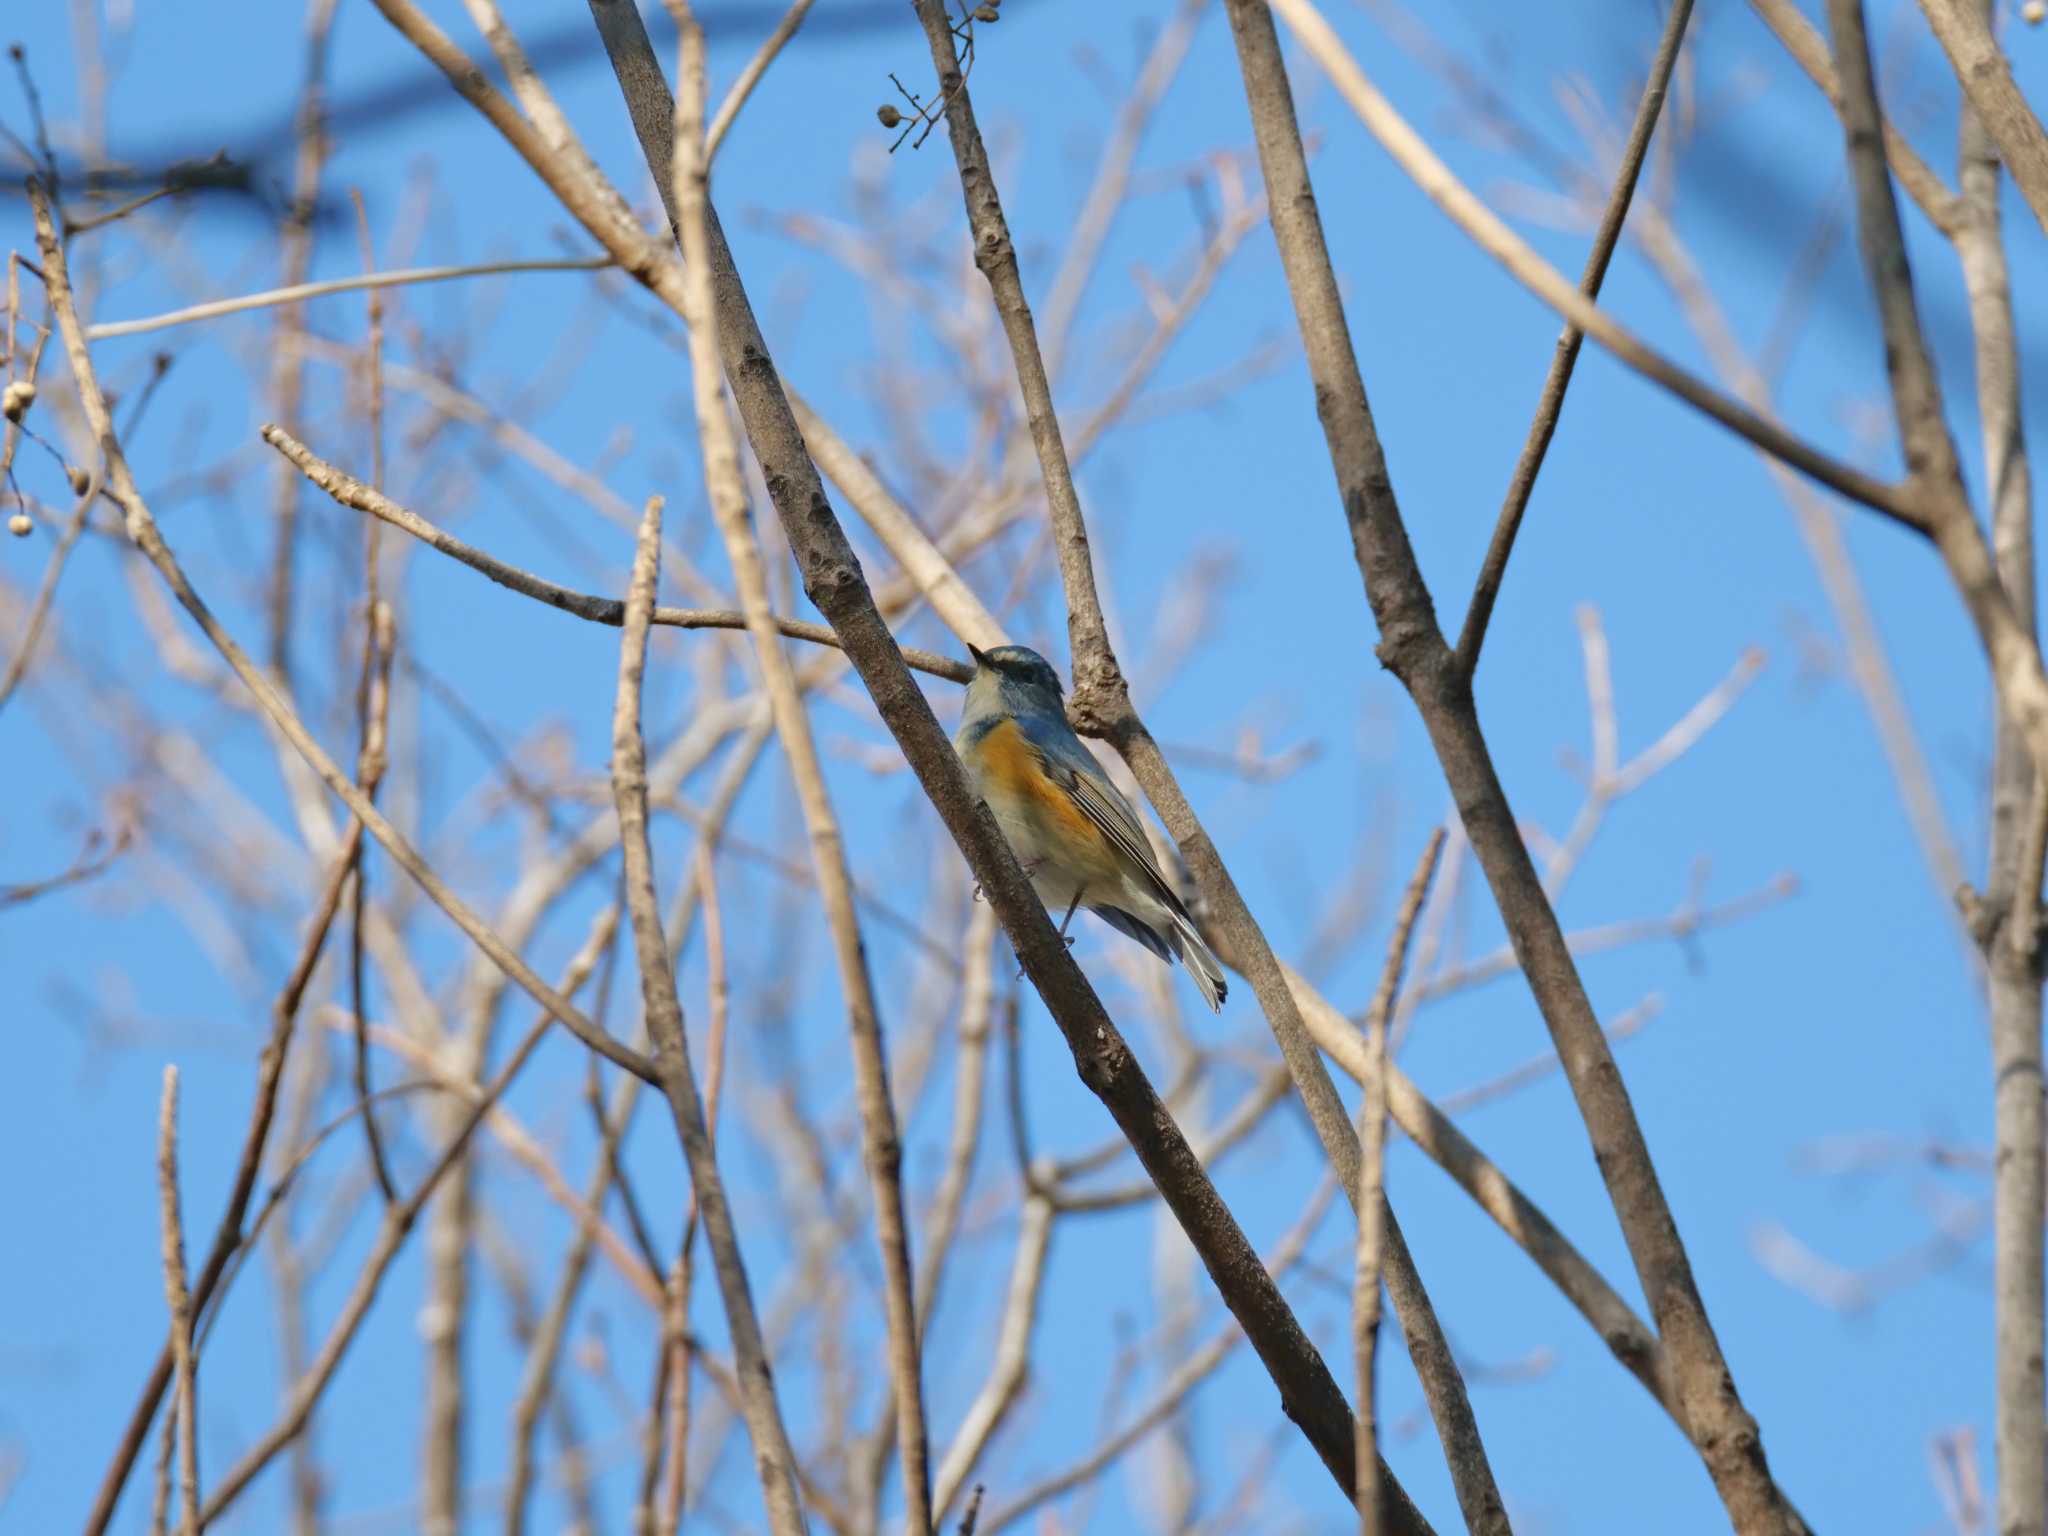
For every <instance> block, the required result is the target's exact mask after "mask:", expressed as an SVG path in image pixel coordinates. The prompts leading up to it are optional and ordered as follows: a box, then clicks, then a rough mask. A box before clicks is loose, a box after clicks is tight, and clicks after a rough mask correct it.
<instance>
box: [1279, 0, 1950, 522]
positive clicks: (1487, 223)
mask: <svg viewBox="0 0 2048 1536" xmlns="http://www.w3.org/2000/svg"><path fill="white" fill-rule="evenodd" d="M1271 3H1272V8H1273V10H1275V11H1277V12H1278V13H1279V14H1280V16H1281V17H1282V18H1283V19H1284V20H1285V21H1286V22H1287V25H1288V26H1289V28H1291V29H1292V30H1293V32H1294V34H1295V36H1296V37H1298V38H1299V39H1300V40H1301V42H1302V45H1303V46H1304V47H1305V48H1306V49H1307V50H1308V52H1309V54H1310V56H1311V57H1313V58H1314V59H1315V61H1316V63H1317V64H1318V65H1320V66H1321V67H1322V69H1323V71H1324V72H1325V73H1326V74H1328V76H1329V77H1330V81H1331V83H1332V84H1333V85H1335V86H1336V87H1337V90H1338V93H1339V94H1340V95H1341V96H1343V98H1344V100H1345V102H1346V103H1347V104H1348V105H1349V106H1350V107H1351V109H1352V111H1354V112H1355V113H1357V115H1358V117H1359V120H1360V121H1361V122H1363V123H1364V124H1365V126H1366V128H1367V130H1368V131H1369V132H1371V134H1372V135H1373V137H1374V138H1376V139H1378V140H1379V142H1380V145H1381V147H1382V148H1384V149H1385V150H1386V151H1387V153H1388V154H1389V155H1391V156H1392V157H1393V159H1394V162H1395V163H1396V164H1397V165H1399V166H1400V167H1401V169H1402V170H1403V171H1404V172H1406V173H1407V175H1408V177H1409V179H1410V180H1412V181H1413V182H1414V183H1415V184H1416V185H1417V186H1418V187H1420V188H1421V189H1422V191H1423V192H1424V193H1425V194H1426V195H1427V196H1428V197H1429V199H1430V201H1431V202H1433V203H1435V204H1436V205H1437V206H1438V207H1439V208H1441V209H1443V211H1444V212H1445V213H1446V214H1448V215H1449V216H1450V217H1451V219H1452V221H1453V222H1455V223H1456V224H1457V225H1458V227H1459V228H1460V229H1462V230H1464V231H1465V233H1466V234H1467V235H1468V236H1470V237H1471V239H1472V241H1473V243H1474V244H1476V245H1477V246H1478V247H1479V248H1480V249H1481V250H1483V251H1485V252H1486V254H1487V255H1489V256H1491V257H1493V259H1494V260H1495V261H1497V262H1499V263H1500V264H1501V265H1502V266H1503V267H1505V268H1507V270H1508V272H1509V273H1510V274H1511V275H1512V276H1513V277H1514V279H1515V280H1516V281H1517V282H1519V283H1521V284H1522V285H1523V286H1524V287H1525V288H1527V289H1528V290H1529V291H1530V292H1531V293H1533V294H1535V295H1536V297H1537V298H1539V299H1541V300H1542V301H1543V302H1544V303H1546V304H1548V305H1549V306H1550V307H1551V308H1552V309H1554V310H1556V311H1557V312H1558V313H1559V314H1560V315H1562V316H1563V317H1564V318H1565V319H1566V320H1568V321H1570V322H1571V323H1572V324H1573V325H1576V326H1577V327H1579V329H1581V330H1583V331H1584V332H1585V333H1586V334H1587V335H1588V336H1591V337H1592V338H1593V339H1594V340H1595V341H1597V342H1599V343H1600V345H1601V346H1603V347H1605V348H1607V350H1608V351H1610V352H1612V353H1613V354H1614V355H1615V356H1616V357H1617V358H1619V359H1621V361H1622V362H1624V363H1626V364H1628V366H1629V367H1631V368H1633V369H1635V370H1636V371H1637V372H1638V373H1640V374H1642V375H1643V376H1644V377H1646V378H1648V379H1649V380H1650V381H1651V382H1653V383H1655V384H1657V385H1659V386H1661V387H1662V388H1664V389H1667V390H1669V391H1670V392H1671V393H1672V394H1674V395H1676V396H1677V397H1678V398H1679V399H1681V400H1683V401H1684V402H1685V403H1686V404H1687V405H1690V406H1692V407H1693V408H1694V409H1695V410H1697V411H1700V412H1702V413H1703V414H1705V415H1708V416H1711V417H1712V418H1713V419H1714V420H1715V421H1718V422H1719V423H1720V424H1721V425H1722V426H1724V427H1726V428H1727V429H1728V430H1729V431H1731V432H1733V433H1735V434H1736V435H1737V436H1738V437H1743V438H1746V439H1748V440H1749V441H1750V442H1752V443H1755V444H1756V445H1757V446H1758V447H1760V448H1763V449H1764V450H1766V451H1767V452H1769V453H1772V454H1774V455H1776V456H1777V457H1778V458H1781V459H1783V460H1784V461H1785V462H1786V463H1787V464H1790V465H1791V466H1792V467H1793V468H1794V469H1797V470H1798V471H1800V473H1802V474H1805V475H1808V476H1810V477H1812V478H1813V479H1815V480H1817V481H1819V482H1820V483H1821V484H1822V485H1825V486H1827V487H1829V488H1830V489H1831V490H1835V491H1839V492H1840V493H1841V494H1842V495H1844V496H1846V497H1848V498H1849V499H1850V500H1851V501H1855V502H1860V503H1862V504H1863V505H1864V506H1866V507H1868V508H1870V509H1871V510H1872V511H1873V512H1879V513H1882V514H1883V515H1884V516H1886V517H1888V518H1890V519H1892V520H1893V521H1894V522H1896V523H1899V524H1900V525H1902V526H1904V527H1906V528H1910V529H1911V530H1913V531H1914V532H1915V533H1928V532H1930V531H1931V529H1930V525H1929V523H1928V521H1927V515H1926V512H1925V509H1924V508H1922V507H1921V506H1920V505H1919V503H1918V501H1917V500H1916V499H1915V498H1914V497H1912V496H1911V495H1909V494H1908V492H1907V491H1905V490H1903V489H1901V488H1899V487H1897V486H1892V485H1887V484H1885V483H1884V482H1883V481H1881V480H1877V479H1875V478H1873V477H1872V476H1870V475H1866V474H1865V473H1863V471H1861V470H1859V469H1856V468H1854V467H1852V466H1850V465H1847V464H1844V463H1842V462H1841V461H1840V460H1838V459H1835V458H1833V457H1831V456H1830V455H1828V454H1825V453H1823V452H1821V451H1820V450H1819V449H1818V448H1815V447H1814V446H1813V445H1812V444H1811V443H1809V442H1807V441H1806V440H1804V439H1803V438H1799V437H1795V436H1793V435H1792V434H1791V433H1789V432H1787V431H1786V430H1785V429H1784V428H1783V427H1781V426H1779V425H1778V424H1777V423H1776V422H1775V421H1772V420H1770V419H1769V418H1768V417H1765V416H1761V415H1759V414H1758V413H1757V412H1755V411H1753V410H1751V409H1750V408H1749V407H1748V406H1746V405H1744V404H1743V403H1742V402H1741V401H1739V400H1736V399H1734V398H1733V397H1731V396H1729V395H1726V394H1723V393H1722V392H1721V391H1719V390H1717V389H1715V388H1714V387H1713V386H1712V385H1710V384H1707V383H1705V382H1703V381H1702V380H1700V379H1699V378H1697V377H1695V376H1694V375H1693V374H1691V373H1688V372H1687V371H1686V370H1685V369H1683V368H1680V367H1679V366H1678V365H1677V364H1676V363H1673V362H1672V361H1671V360H1670V359H1669V358H1667V357H1665V356H1664V355H1663V354H1662V353H1661V352H1658V351H1656V350H1655V349H1653V348H1651V347H1650V346H1648V345H1646V344H1645V343H1644V342H1643V341H1642V340H1641V339H1640V338H1638V337H1637V336H1636V335H1635V333H1634V332H1632V331H1630V330H1628V329H1626V328H1625V327H1624V326H1622V325H1621V324H1620V323H1618V322H1617V321H1615V320H1614V319H1613V318H1612V317H1611V316H1609V315H1608V314H1607V312H1606V311H1605V310H1603V309H1600V308H1599V307H1598V306H1596V305H1595V304H1593V303H1592V302H1590V301H1589V300H1588V299H1587V298H1586V296H1585V295H1584V294H1583V293H1581V292H1579V290H1578V289H1577V288H1576V287H1574V286H1573V285H1572V284H1571V283H1570V282H1569V281H1568V280H1567V279H1566V278H1565V276H1564V274H1563V273H1562V272H1559V271H1558V270H1557V268H1555V267H1553V266H1551V265H1550V264H1549V263H1548V262H1546V261H1545V260H1544V259H1543V258H1542V257H1541V256H1539V255H1537V254H1536V252H1535V250H1534V249H1533V248H1532V247H1531V246H1530V245H1529V243H1528V242H1527V241H1525V240H1524V239H1522V237H1521V236H1519V235H1517V234H1516V233H1515V232H1514V231H1513V230H1511V229H1509V228H1508V226H1507V225H1506V224H1504V223H1503V222H1502V221H1501V220H1500V218H1499V217H1498V216H1497V215H1496V214H1494V213H1493V211H1492V210H1491V209H1489V208H1487V207H1486V205H1485V204H1483V203H1481V202H1480V201H1479V199H1478V198H1476V197H1474V196H1473V195H1472V193H1471V192H1470V191H1468V190H1467V189H1466V187H1465V185H1464V184H1463V183H1462V182H1460V181H1459V180H1458V178H1457V177H1456V176H1454V175H1452V174H1451V170H1450V167H1449V166H1447V165H1445V164H1444V163H1443V161H1442V160H1441V159H1439V158H1438V156H1437V154H1436V152H1435V151H1434V150H1432V149H1431V148H1430V147H1429V146H1428V145H1427V144H1426V143H1424V142H1423V140H1422V138H1421V136H1420V135H1418V134H1417V133H1416V132H1415V130H1414V129H1413V128H1411V127H1409V126H1408V124H1407V123H1406V122H1405V121H1404V120H1403V119H1402V118H1401V116H1400V114H1399V113H1397V112H1396V111H1395V110H1394V109H1393V107H1392V106H1391V105H1390V104H1389V103H1388V102H1387V99H1386V98H1385V97H1384V96H1382V95H1381V94H1380V93H1379V92H1378V91H1377V90H1375V89H1374V88H1373V86H1372V84H1371V82H1370V81H1368V80H1367V79H1366V77H1365V74H1364V72H1363V71H1361V70H1360V69H1359V67H1358V64H1357V61H1356V60H1354V59H1353V58H1352V57H1351V54H1350V53H1349V51H1348V50H1347V49H1346V48H1345V47H1344V45H1343V43H1342V42H1341V41H1339V39H1338V37H1337V34H1336V33H1335V32H1333V31H1331V30H1330V25H1329V23H1328V22H1327V21H1325V20H1324V19H1323V16H1322V13H1321V12H1320V11H1318V10H1317V9H1316V8H1315V7H1314V6H1313V5H1312V4H1310V3H1309V0H1271Z"/></svg>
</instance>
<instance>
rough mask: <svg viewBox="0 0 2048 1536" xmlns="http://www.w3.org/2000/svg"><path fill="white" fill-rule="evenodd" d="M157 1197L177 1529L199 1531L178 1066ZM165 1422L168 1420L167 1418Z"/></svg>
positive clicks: (170, 1086)
mask: <svg viewBox="0 0 2048 1536" xmlns="http://www.w3.org/2000/svg"><path fill="white" fill-rule="evenodd" d="M156 1180H157V1197H158V1201H159V1203H160V1204H161V1206H162V1210H163V1255H164V1301H165V1303H166V1305H167V1306H168V1307H169V1309H170V1314H171V1362H172V1365H173V1367H174V1368H175V1370H176V1372H177V1378H178V1396H177V1408H176V1413H175V1418H176V1423H177V1427H176V1429H175V1430H171V1429H169V1428H168V1427H167V1429H166V1433H174V1434H175V1435H176V1437H177V1441H178V1488H179V1492H180V1495H181V1497H182V1502H183V1505H184V1510H185V1518H184V1522H183V1524H181V1525H180V1526H179V1530H180V1531H181V1532H182V1533H183V1536H199V1388H198V1385H197V1370H198V1366H197V1362H196V1361H195V1360H194V1359H193V1354H192V1292H191V1291H190V1290H189V1289H188V1288H187V1286H186V1284H185V1226H184V1222H183V1220H182V1219H181V1218H180V1216H179V1214H178V1069H177V1068H176V1067H165V1068H164V1092H163V1102H162V1104H161V1106H160V1107H159V1108H158V1111H157V1128H156ZM165 1422H166V1425H167V1426H168V1425H169V1423H170V1421H169V1420H166V1421H165Z"/></svg>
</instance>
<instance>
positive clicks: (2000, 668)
mask: <svg viewBox="0 0 2048 1536" xmlns="http://www.w3.org/2000/svg"><path fill="white" fill-rule="evenodd" d="M1828 26H1829V30H1830V31H1831V32H1832V34H1833V36H1834V42H1835V57H1836V60H1837V66H1838V68H1839V70H1840V73H1841V83H1842V107H1841V112H1842V130H1843V134H1844V136H1845V137H1846V139H1847V141H1848V157H1849V175H1850V180H1851V182H1852V183H1853V185H1854V186H1855V189H1856V234H1857V243H1858V244H1859V245H1860V246H1861V247H1862V250H1863V262H1864V266H1865V267H1866V268H1867V269H1868V271H1869V273H1870V283H1871V288H1872V290H1873V291H1874V294H1875V297H1876V299H1877V312H1878V317H1879V319H1880V321H1881V323H1882V325H1883V328H1884V357H1885V371H1886V373H1887V374H1888V375H1889V377H1890V380H1891V389H1892V414H1893V417H1894V419H1895V420H1896V421H1897V423H1898V430H1899V441H1900V445H1901V447H1902V448H1903V450H1904V453H1905V458H1906V474H1907V488H1908V491H1909V493H1910V494H1911V495H1912V497H1913V499H1914V501H1915V503H1916V504H1917V505H1918V506H1919V507H1920V508H1921V510H1922V515H1923V517H1924V518H1925V519H1926V522H1927V527H1928V531H1929V532H1930V533H1931V534H1932V535H1933V537H1934V544H1935V548H1937V549H1938V550H1940V551H1941V558H1942V561H1943V563H1944V564H1946V565H1947V566H1948V572H1949V578H1950V580H1952V581H1953V582H1954V583H1955V587H1956V591H1957V593H1958V594H1959V595H1960V596H1961V598H1962V600H1963V606H1964V607H1965V608H1966V609H1967V610H1968V611H1969V614H1970V618H1971V619H1972V621H1973V622H1974V623H1975V624H1976V626H1977V635H1978V638H1979V640H1980V641H1981V642H1982V643H1983V646H1984V651H1985V654H1986V655H1987V656H1988V657H1989V658H1990V661H1991V677H1992V683H1993V686H1994V687H1995V688H1996V689H1997V691H1998V701H1999V704H2000V705H2001V707H2002V708H2003V710H2004V711H2005V714H2006V715H2007V716H2008V717H2009V718H2010V720H2011V722H2012V725H2013V728H2014V729H2015V730H2016V731H2018V732H2019V734H2020V735H2021V737H2022V738H2023V739H2024V740H2025V741H2026V743H2027V751H2028V753H2029V755H2030V756H2031V757H2032V758H2033V760H2034V767H2035V769H2036V771H2037V772H2040V773H2041V774H2043V776H2044V777H2048V672H2044V671H2043V670H2042V665H2041V651H2040V647H2039V646H2038V645H2037V644H2036V642H2035V639H2034V636H2033V633H2032V632H2031V630H2029V628H2028V627H2027V626H2026V625H2024V624H2022V623H2021V622H2020V619H2019V615H2018V614H2017V613H2016V612H2015V611H2014V608H2013V602H2012V599H2011V597H2010V596H2009V595H2008V594H2007V592H2006V590H2005V584H2004V583H2003V582H2002V581H2000V580H1999V576H1998V570H1997V567H1996V566H1995V565H1994V564H1993V562H1992V558H1991V549H1990V546H1989V545H1988V544H1987V543H1986V542H1985V538H1984V530H1983V529H1982V528H1981V527H1980V526H1979V525H1978V523H1977V518H1976V514H1975V513H1973V512H1972V511H1971V510H1970V502H1969V496H1968V493H1967V492H1966V491H1965V490H1964V488H1963V477H1962V468H1961V465H1960V464H1959V462H1958V460H1957V456H1956V445H1955V439H1954V438H1953V437H1952V436H1950V434H1949V429H1948V422H1947V420H1946V418H1945V417H1944V415H1943V412H1942V398H1941V384H1940V381H1939V379H1938V378H1937V377H1936V375H1935V371H1934V362H1933V359H1932V357H1931V356H1930V355H1929V353H1928V350H1927V340H1926V337H1925V335H1924V333H1923V332H1922V330H1921V328H1920V316H1919V313H1918V311H1917V310H1916V308H1915V306H1914V298H1913V271H1912V267H1911V265H1910V264H1909V263H1908V261H1907V259H1906V241H1905V235H1904V233H1903V231H1902V230H1901V229H1900V227H1899V207H1898V201H1897V199H1896V198H1895V197H1894V195H1893V192H1892V182H1891V175H1890V172H1889V170H1888V169H1887V167H1886V165H1885V158H1884V139H1883V136H1882V134H1881V133H1880V131H1879V124H1880V122H1881V118H1880V114H1879V111H1878V104H1877V83H1876V80H1875V78H1874V76H1873V74H1872V71H1871V63H1870V39H1869V36H1868V33H1867V32H1866V30H1865V27H1864V23H1863V7H1862V5H1861V4H1860V3H1859V0H1828ZM1987 126H1989V125H1987Z"/></svg>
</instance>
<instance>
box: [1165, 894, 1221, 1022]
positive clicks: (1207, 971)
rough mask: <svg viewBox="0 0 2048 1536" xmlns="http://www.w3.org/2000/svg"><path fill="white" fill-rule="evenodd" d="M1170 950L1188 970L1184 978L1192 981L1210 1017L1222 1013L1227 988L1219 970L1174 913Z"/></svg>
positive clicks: (1184, 918)
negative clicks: (1172, 944)
mask: <svg viewBox="0 0 2048 1536" xmlns="http://www.w3.org/2000/svg"><path fill="white" fill-rule="evenodd" d="M1171 915H1172V918H1173V938H1174V946H1173V947H1174V948H1175V949H1177V950H1179V951H1180V963H1181V964H1182V965H1184V966H1186V967H1187V968H1188V974H1189V975H1190V976H1192V977H1194V978H1195V987H1196V989H1197V990H1198V991H1200V992H1201V994H1202V1001H1203V1002H1205V1003H1207V1004H1208V1005H1209V1011H1210V1012H1211V1013H1221V1012H1222V1011H1223V999H1224V997H1225V996H1226V995H1227V994H1228V992H1229V991H1230V988H1229V987H1228V986H1226V985H1225V984H1224V981H1223V967H1222V966H1221V965H1220V964H1219V963H1217V959H1216V956H1215V955H1214V954H1213V953H1212V952H1211V951H1210V949H1209V946H1208V945H1207V944H1205V943H1203V942H1202V936H1201V935H1200V934H1199V933H1197V932H1196V931H1195V925H1194V923H1193V921H1192V920H1191V919H1190V918H1189V917H1188V915H1187V913H1185V912H1174V913H1172V914H1171Z"/></svg>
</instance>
